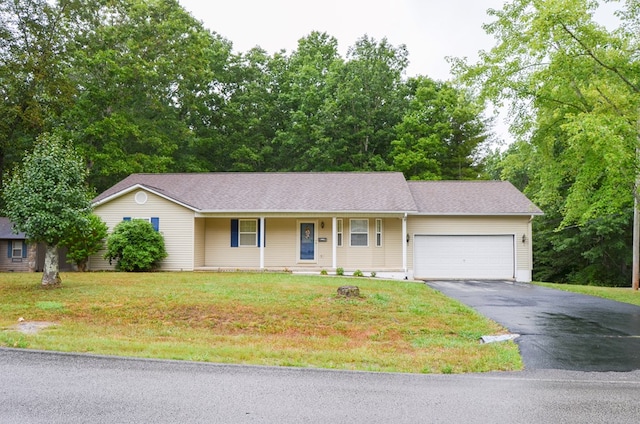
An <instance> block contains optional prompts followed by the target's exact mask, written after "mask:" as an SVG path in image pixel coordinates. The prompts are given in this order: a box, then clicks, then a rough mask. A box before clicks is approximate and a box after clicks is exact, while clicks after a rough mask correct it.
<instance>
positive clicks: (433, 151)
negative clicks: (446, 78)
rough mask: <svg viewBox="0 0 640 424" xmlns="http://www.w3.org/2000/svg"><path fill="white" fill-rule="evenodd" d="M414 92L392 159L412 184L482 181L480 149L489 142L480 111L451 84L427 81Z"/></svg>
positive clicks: (421, 79) (417, 81) (398, 128)
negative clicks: (423, 181)
mask: <svg viewBox="0 0 640 424" xmlns="http://www.w3.org/2000/svg"><path fill="white" fill-rule="evenodd" d="M408 85H409V86H411V87H413V90H412V93H413V94H412V96H411V101H410V104H409V108H408V111H407V112H406V113H405V115H404V117H403V118H402V122H400V123H399V124H398V125H396V133H397V137H398V138H397V139H396V140H394V141H393V142H392V145H393V150H392V151H391V154H390V157H391V158H392V160H393V165H394V168H395V169H397V170H399V171H402V172H403V173H404V175H405V177H407V178H411V179H424V180H432V179H448V180H463V179H475V178H478V175H479V172H478V169H477V166H476V163H477V159H478V157H477V153H478V149H479V148H480V146H481V145H482V143H483V142H484V141H485V140H486V138H487V137H486V135H485V133H486V130H485V122H484V120H483V119H482V107H481V105H479V104H478V103H476V102H474V101H473V100H472V99H471V97H470V96H469V95H468V93H465V92H464V91H463V90H461V89H457V88H455V87H453V86H452V85H451V84H450V83H446V82H445V83H443V82H436V81H433V80H431V79H429V78H427V77H419V78H415V79H412V80H410V81H409V83H408Z"/></svg>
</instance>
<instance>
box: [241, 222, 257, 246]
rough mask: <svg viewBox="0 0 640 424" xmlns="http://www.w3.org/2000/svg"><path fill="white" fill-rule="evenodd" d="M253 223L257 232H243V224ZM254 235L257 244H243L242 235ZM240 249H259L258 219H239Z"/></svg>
mask: <svg viewBox="0 0 640 424" xmlns="http://www.w3.org/2000/svg"><path fill="white" fill-rule="evenodd" d="M248 221H249V222H253V223H254V224H255V226H256V230H255V231H242V223H243V222H248ZM243 234H245V235H246V234H253V235H254V236H255V242H254V243H253V244H243V243H242V235H243ZM238 247H258V220H257V219H239V220H238Z"/></svg>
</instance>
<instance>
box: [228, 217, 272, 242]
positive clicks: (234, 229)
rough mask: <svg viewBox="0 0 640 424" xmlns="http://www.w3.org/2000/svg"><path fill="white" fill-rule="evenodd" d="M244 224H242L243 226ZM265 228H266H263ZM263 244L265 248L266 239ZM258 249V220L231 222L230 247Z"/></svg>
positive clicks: (234, 220)
mask: <svg viewBox="0 0 640 424" xmlns="http://www.w3.org/2000/svg"><path fill="white" fill-rule="evenodd" d="M243 223H244V224H243ZM265 227H266V226H265ZM264 238H265V241H264V242H263V243H264V245H265V246H266V238H267V236H266V235H265V237H264ZM256 246H257V247H260V220H259V219H242V220H240V219H232V220H231V247H256Z"/></svg>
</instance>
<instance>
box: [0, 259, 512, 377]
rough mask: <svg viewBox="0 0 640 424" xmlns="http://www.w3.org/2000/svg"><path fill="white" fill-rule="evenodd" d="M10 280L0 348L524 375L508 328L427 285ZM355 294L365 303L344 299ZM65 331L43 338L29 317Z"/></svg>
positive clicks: (187, 278)
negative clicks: (352, 290)
mask: <svg viewBox="0 0 640 424" xmlns="http://www.w3.org/2000/svg"><path fill="white" fill-rule="evenodd" d="M40 278H41V275H40V274H29V273H5V274H0V346H9V347H20V348H32V349H45V350H57V351H68V352H91V353H96V354H107V355H123V356H137V357H145V358H164V359H181V360H190V361H207V362H219V363H234V364H256V365H275V366H294V367H318V368H333V369H345V370H362V371H384V372H411V373H463V372H484V371H493V370H505V371H506V370H519V369H521V368H522V362H521V359H520V355H519V352H518V347H517V345H516V344H515V343H513V342H501V343H492V344H481V343H480V342H479V338H480V337H481V336H482V335H491V334H505V333H506V331H505V329H504V328H502V327H500V326H499V325H498V324H496V323H494V322H492V321H490V320H488V319H485V318H484V317H482V316H480V315H479V314H477V313H476V312H474V311H473V310H471V309H469V308H467V307H466V306H464V305H461V304H460V303H458V302H455V301H453V300H450V299H448V298H446V297H445V296H443V295H441V294H440V293H438V292H436V291H434V290H432V289H431V288H429V287H427V286H426V285H425V284H420V283H415V282H405V281H389V280H382V279H369V278H348V277H333V276H304V275H295V274H286V273H282V274H278V273H191V272H181V273H170V272H167V273H164V272H162V273H148V274H128V273H115V272H114V273H63V274H62V280H63V287H62V288H61V289H53V290H45V289H42V288H40V286H39V281H40ZM342 285H357V286H358V287H359V288H360V294H361V297H360V298H357V299H347V298H344V297H339V296H338V295H337V293H336V290H337V288H338V287H339V286H342ZM21 317H22V318H24V320H25V321H48V322H53V323H55V324H56V325H54V326H51V327H48V328H46V329H43V330H41V331H39V332H37V333H35V334H23V333H21V332H18V331H17V330H16V329H15V326H16V324H18V320H19V318H21Z"/></svg>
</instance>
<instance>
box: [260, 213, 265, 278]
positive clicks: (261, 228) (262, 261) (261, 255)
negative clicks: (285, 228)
mask: <svg viewBox="0 0 640 424" xmlns="http://www.w3.org/2000/svg"><path fill="white" fill-rule="evenodd" d="M260 269H264V216H261V217H260Z"/></svg>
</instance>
